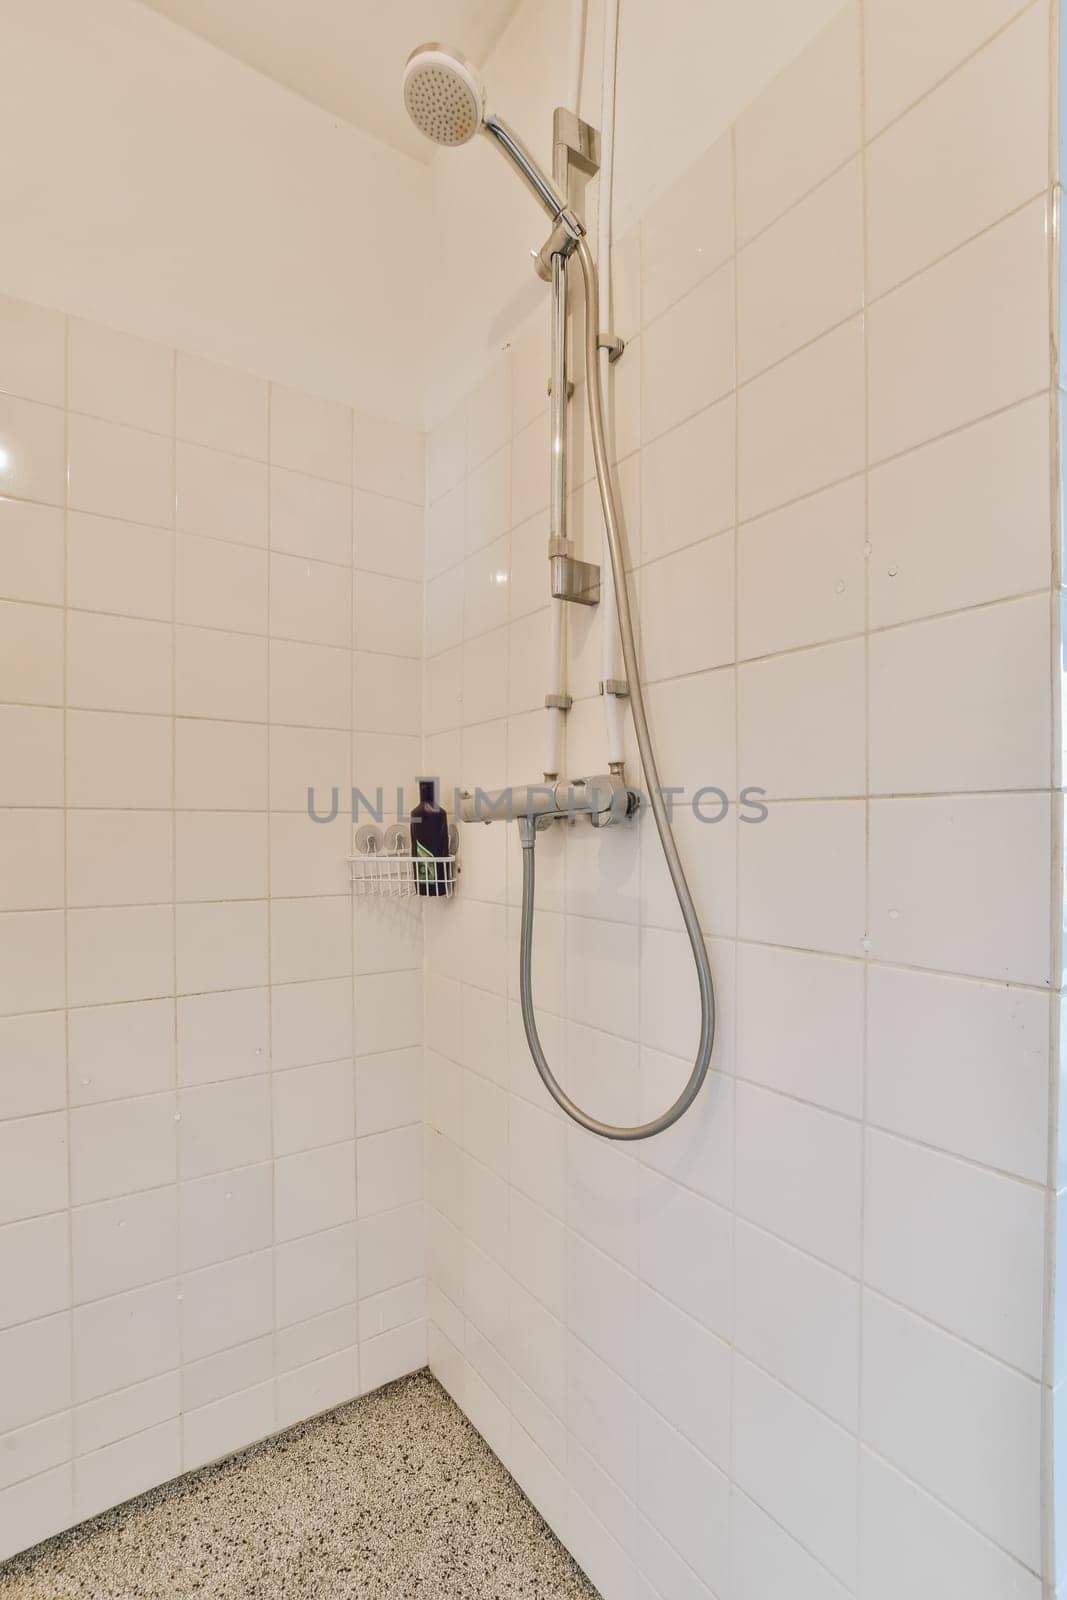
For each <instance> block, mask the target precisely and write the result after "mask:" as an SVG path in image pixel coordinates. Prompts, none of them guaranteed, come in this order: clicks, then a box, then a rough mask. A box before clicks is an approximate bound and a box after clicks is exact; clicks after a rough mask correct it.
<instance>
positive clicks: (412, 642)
mask: <svg viewBox="0 0 1067 1600" xmlns="http://www.w3.org/2000/svg"><path fill="white" fill-rule="evenodd" d="M421 621H422V586H421V584H415V583H411V582H408V581H406V580H402V579H400V578H391V577H384V576H381V575H378V574H373V573H368V572H360V573H357V574H356V584H355V617H354V627H355V638H356V639H357V640H358V642H359V644H360V645H361V646H362V647H363V648H365V649H367V650H377V651H381V652H383V653H384V654H386V655H394V656H419V655H421V654H422V643H421V637H420V628H421Z"/></svg>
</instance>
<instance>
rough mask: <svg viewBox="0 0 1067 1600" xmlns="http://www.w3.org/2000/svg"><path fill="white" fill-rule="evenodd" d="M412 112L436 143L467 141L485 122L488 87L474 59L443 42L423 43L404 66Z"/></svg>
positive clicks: (411, 115) (410, 115)
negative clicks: (473, 61)
mask: <svg viewBox="0 0 1067 1600" xmlns="http://www.w3.org/2000/svg"><path fill="white" fill-rule="evenodd" d="M403 88H404V104H405V106H406V107H407V112H408V116H409V117H410V118H411V120H412V122H413V123H414V124H415V126H416V128H418V130H419V132H420V133H424V134H425V135H426V137H427V139H432V140H433V142H434V144H466V143H467V141H468V140H469V139H473V138H474V135H475V134H476V133H477V132H478V130H479V128H480V127H481V126H482V121H483V119H484V117H485V89H484V87H483V86H482V80H481V78H480V77H479V76H478V73H477V72H476V71H475V69H474V67H472V66H471V64H470V62H469V61H467V60H465V59H464V57H463V56H461V55H460V54H459V52H458V51H457V50H449V49H446V47H445V46H444V45H441V44H420V45H419V47H418V49H417V50H413V51H412V52H411V54H410V55H409V56H408V59H407V65H406V66H405V68H404V79H403Z"/></svg>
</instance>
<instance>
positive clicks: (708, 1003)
mask: <svg viewBox="0 0 1067 1600" xmlns="http://www.w3.org/2000/svg"><path fill="white" fill-rule="evenodd" d="M614 51H615V46H614V42H613V43H612V57H611V59H612V64H613V65H614ZM605 71H607V68H605ZM607 81H608V80H607V79H605V82H607ZM610 81H611V84H612V85H613V84H614V78H612V79H611V80H610ZM574 98H575V101H577V99H578V95H577V91H575V93H574ZM485 103H486V102H485V90H484V88H483V87H482V81H481V78H480V77H479V75H478V73H477V72H476V71H475V69H474V67H472V66H471V64H470V62H469V61H465V60H464V59H463V57H462V56H461V55H458V54H457V53H456V52H455V51H453V50H446V49H445V48H444V47H443V46H442V45H438V44H427V45H422V46H420V48H419V49H418V50H415V51H413V52H412V54H411V55H410V56H409V57H408V63H407V66H406V67H405V69H404V104H405V105H406V106H407V109H408V113H409V115H410V117H411V119H412V121H413V122H414V123H415V126H416V127H417V128H419V129H420V130H421V131H422V132H423V133H424V134H425V135H426V137H427V138H428V139H433V140H434V141H435V143H437V144H442V145H460V144H466V143H467V142H468V141H469V140H470V139H473V137H474V135H475V134H476V133H479V132H480V133H484V134H486V135H487V137H488V138H490V139H492V140H494V142H495V143H496V144H497V145H498V146H499V148H500V149H501V150H502V151H503V152H504V154H505V155H506V156H507V157H508V159H509V160H510V161H511V163H512V164H513V166H514V167H515V168H516V170H517V171H518V172H519V174H520V175H521V177H522V178H523V180H524V181H525V182H526V183H527V184H528V185H529V187H530V189H531V190H532V191H533V193H534V194H535V195H536V196H537V198H538V200H539V201H540V202H541V204H542V205H543V206H544V208H545V210H546V211H547V212H548V214H549V216H550V217H551V219H552V233H551V236H550V237H549V239H548V241H547V243H546V244H545V245H544V246H543V247H542V249H541V250H540V251H539V252H536V253H535V263H536V265H537V270H538V272H539V274H540V276H542V277H543V278H545V279H546V280H547V281H548V282H550V283H551V285H552V377H551V383H550V387H549V392H550V396H551V407H550V433H551V438H550V469H549V470H550V489H549V546H548V554H549V560H550V565H551V577H552V583H551V591H552V595H553V597H554V598H555V599H557V600H558V601H561V602H562V601H573V602H578V603H580V604H582V605H597V604H598V603H600V601H601V583H600V576H601V574H600V568H599V567H597V566H594V565H593V564H592V563H590V562H582V561H579V560H578V558H577V555H576V552H575V549H574V544H573V541H572V540H571V539H570V538H569V537H568V533H567V495H568V491H569V483H568V476H567V439H568V433H567V404H568V399H569V390H570V385H569V380H568V375H567V267H568V261H576V262H577V264H578V266H579V268H580V269H581V277H582V283H583V287H584V290H585V305H586V316H585V374H586V392H587V397H588V404H587V414H588V421H589V433H590V440H591V443H592V447H593V465H594V468H595V472H596V481H597V486H598V488H599V490H600V501H601V508H602V510H603V517H604V537H605V542H606V546H607V551H608V557H609V560H610V563H611V579H612V582H611V593H612V594H613V595H614V598H615V610H616V615H617V618H618V642H619V645H620V646H621V650H622V664H623V667H624V669H625V674H626V676H625V679H618V678H617V677H616V676H615V674H613V673H608V672H606V673H605V674H604V681H603V684H602V689H603V691H604V692H605V694H609V693H610V694H611V695H612V696H613V697H615V698H618V697H622V696H625V697H626V699H627V701H628V703H629V706H630V712H631V715H632V717H633V726H634V734H635V737H636V740H637V748H638V751H639V753H640V757H641V770H642V772H643V774H644V778H645V790H646V793H647V795H648V803H649V808H650V809H651V812H652V816H653V819H654V821H655V824H656V831H657V833H658V834H659V840H660V846H661V848H662V850H663V856H664V860H665V862H666V866H667V871H668V873H669V874H670V878H671V883H672V884H673V886H674V893H675V897H676V898H677V901H678V909H679V911H680V912H681V916H682V922H683V924H684V926H685V931H686V934H687V935H688V938H689V945H690V949H691V950H692V954H693V965H694V966H695V968H696V977H697V987H698V989H699V991H700V1037H699V1040H698V1043H697V1049H696V1056H695V1058H694V1061H693V1065H692V1069H691V1071H690V1073H689V1077H688V1079H687V1080H686V1082H685V1084H684V1086H683V1087H682V1090H681V1093H680V1094H679V1095H678V1096H677V1097H676V1099H675V1100H674V1102H673V1103H672V1104H671V1105H669V1106H668V1107H667V1109H666V1110H665V1111H663V1112H661V1113H660V1115H659V1116H656V1117H652V1118H650V1119H649V1121H647V1122H642V1123H638V1124H636V1125H635V1126H633V1127H617V1126H615V1125H614V1124H613V1123H610V1122H603V1121H602V1120H601V1119H600V1118H599V1117H594V1116H591V1115H590V1114H589V1112H587V1111H584V1110H583V1109H582V1107H581V1106H579V1105H578V1104H576V1102H575V1101H574V1100H572V1099H571V1097H570V1095H569V1094H568V1093H567V1091H566V1090H565V1089H564V1088H563V1086H562V1084H561V1083H560V1082H559V1080H558V1079H557V1078H556V1076H555V1074H554V1073H553V1071H552V1068H551V1066H550V1065H549V1063H548V1060H547V1058H546V1056H545V1052H544V1049H543V1047H542V1044H541V1040H540V1037H539V1034H538V1031H537V1018H536V1016H535V1014H534V998H533V937H534V906H535V899H536V895H535V872H536V865H535V863H536V843H537V835H538V833H539V832H540V831H541V829H543V828H547V827H551V826H552V825H553V824H554V823H556V822H563V821H573V820H574V817H575V815H576V814H581V813H583V812H584V813H585V814H586V815H587V816H588V817H589V819H590V821H591V822H592V824H593V826H594V827H596V828H603V827H605V826H607V825H609V824H611V823H614V822H625V821H626V820H627V819H629V818H632V817H634V816H636V814H637V811H638V809H639V805H640V797H639V796H638V794H637V792H636V791H635V790H633V789H631V788H630V787H629V785H628V784H627V782H626V778H625V775H624V773H625V761H624V754H623V745H622V737H621V732H618V734H617V738H616V737H613V735H612V733H610V732H609V738H608V755H609V761H608V766H609V772H608V775H607V776H604V777H596V778H584V779H580V780H577V781H575V782H573V783H566V782H560V781H559V775H560V771H561V769H562V761H561V756H562V732H561V729H562V717H563V715H564V713H565V712H566V711H567V710H568V708H569V707H570V705H571V700H570V696H569V695H568V694H567V693H566V685H565V679H564V656H565V650H564V639H565V635H564V632H563V623H562V605H558V606H555V607H553V610H552V612H551V617H552V626H553V632H552V636H551V644H550V650H549V656H550V672H551V673H552V676H551V677H550V680H549V692H548V693H547V694H546V695H545V708H546V711H547V713H548V715H549V717H550V718H551V719H552V720H551V724H550V742H549V752H548V759H547V760H546V763H545V782H544V784H543V785H538V786H536V787H535V786H530V787H529V788H525V789H521V790H514V789H504V790H499V791H497V793H496V794H495V795H485V794H483V793H482V792H481V791H478V792H476V793H475V794H473V795H471V794H469V793H467V794H465V795H464V796H463V797H462V801H461V815H462V817H463V820H464V821H465V822H475V821H479V822H493V821H498V820H499V821H515V822H517V823H518V831H519V842H520V844H521V847H522V921H521V927H520V935H519V996H520V1002H521V1009H522V1021H523V1027H524V1029H525V1032H526V1042H527V1044H528V1045H529V1048H530V1055H531V1057H532V1058H533V1063H534V1066H535V1067H536V1068H537V1071H538V1073H539V1075H540V1078H541V1081H542V1082H543V1084H544V1086H545V1088H546V1089H547V1090H548V1092H549V1094H550V1095H551V1096H552V1098H553V1100H555V1102H556V1104H557V1105H558V1106H560V1107H561V1109H562V1110H563V1111H565V1112H566V1113H567V1115H568V1116H569V1117H571V1118H572V1119H573V1121H575V1122H576V1123H578V1125H579V1126H580V1127H582V1128H586V1129H587V1130H588V1131H589V1132H590V1133H596V1134H599V1135H600V1136H601V1137H602V1138H605V1139H619V1140H634V1139H650V1138H652V1137H653V1136H654V1135H655V1134H658V1133H663V1132H664V1131H665V1129H667V1128H669V1127H671V1126H672V1125H673V1124H674V1123H675V1122H677V1121H678V1119H679V1117H681V1116H683V1115H684V1114H685V1112H686V1111H687V1110H688V1109H689V1107H690V1106H691V1105H692V1103H693V1101H694V1100H695V1099H696V1097H697V1094H698V1093H699V1091H700V1086H701V1084H702V1083H703V1082H704V1079H705V1077H706V1076H707V1072H708V1067H709V1065H710V1063H711V1052H712V1047H713V1045H714V1042H715V989H714V985H713V983H712V976H711V966H710V964H709V961H708V952H707V949H706V947H705V944H704V935H703V932H702V930H701V927H700V920H699V918H698V916H697V911H696V906H695V905H694V903H693V896H692V893H691V892H690V888H689V884H688V882H687V881H686V876H685V868H684V866H683V865H682V860H681V857H680V855H679V853H678V845H677V843H676V841H675V838H674V831H673V829H672V827H671V819H670V812H669V811H668V809H667V804H666V801H665V799H664V791H663V789H662V787H661V785H660V779H659V772H658V770H657V766H656V755H655V750H654V749H653V745H652V735H651V731H650V729H649V725H648V714H647V712H646V709H645V697H644V691H643V688H642V684H641V673H640V667H639V664H638V660H637V644H636V641H635V638H634V624H633V615H632V612H631V609H630V594H629V588H628V585H627V579H626V559H625V551H624V549H623V542H622V530H621V525H620V518H619V508H618V504H617V501H616V495H615V484H614V480H613V477H612V471H611V462H610V455H609V451H608V445H607V438H606V432H607V428H606V423H605V406H604V392H603V391H604V383H603V379H602V376H601V352H602V351H603V352H606V355H605V361H609V360H611V359H613V358H614V359H617V358H618V356H619V355H620V354H621V353H622V344H621V341H619V340H617V339H614V338H612V337H611V336H610V334H609V333H608V331H607V329H606V328H604V327H601V326H600V321H601V319H604V318H605V316H606V313H605V308H604V305H602V304H601V299H602V297H601V292H600V284H599V279H598V274H597V265H596V261H595V260H594V258H593V253H592V251H591V250H590V248H589V241H588V240H587V238H586V236H585V229H584V227H583V226H582V223H581V221H580V219H579V218H578V216H577V215H576V214H575V213H574V211H573V210H572V209H571V206H570V204H569V200H568V196H569V193H570V182H569V175H570V172H571V170H572V168H577V169H579V170H583V171H585V172H586V173H593V172H596V171H597V170H598V169H599V165H600V138H599V136H598V134H597V130H596V129H595V128H592V127H590V126H589V125H588V124H587V123H584V122H582V121H581V119H580V118H579V117H578V116H577V114H576V113H575V111H572V110H568V109H567V108H566V107H560V108H558V109H557V110H556V114H555V120H554V125H553V168H552V170H553V174H554V179H555V181H553V180H552V179H550V178H548V177H546V176H545V174H544V173H543V172H542V171H541V168H540V167H539V166H538V165H537V162H536V161H535V160H534V158H533V157H532V156H531V155H530V153H529V151H528V150H527V149H526V148H525V146H524V145H523V144H522V143H521V141H520V140H519V139H518V137H517V136H516V135H515V134H514V133H512V132H511V130H510V128H508V127H507V125H506V124H505V123H503V122H501V120H500V118H499V117H496V116H494V115H492V114H491V113H487V112H486V109H485ZM609 170H610V169H609ZM602 177H603V174H602ZM601 199H602V201H603V199H604V196H603V195H602V196H601ZM604 215H607V213H606V212H604V211H602V216H604ZM608 237H610V235H608ZM601 248H602V250H604V251H605V253H606V243H605V241H604V240H602V244H601ZM610 626H611V630H612V635H614V633H615V622H614V620H612V622H611V625H610ZM606 703H607V702H606V701H605V704H606ZM613 746H614V747H615V751H614V752H613Z"/></svg>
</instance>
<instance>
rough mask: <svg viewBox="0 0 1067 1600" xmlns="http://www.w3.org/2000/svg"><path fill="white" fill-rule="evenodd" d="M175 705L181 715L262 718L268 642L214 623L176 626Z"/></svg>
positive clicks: (263, 716) (263, 717) (253, 720)
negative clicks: (220, 628)
mask: <svg viewBox="0 0 1067 1600" xmlns="http://www.w3.org/2000/svg"><path fill="white" fill-rule="evenodd" d="M174 651H175V657H174V674H175V676H174V710H175V713H176V714H177V715H178V716H179V717H182V716H186V717H225V718H228V719H231V720H234V721H239V722H265V721H266V720H267V659H268V658H267V642H266V640H265V639H257V638H255V637H253V636H251V635H247V634H239V633H224V632H222V631H221V630H217V629H214V628H187V627H180V628H177V629H175V634H174Z"/></svg>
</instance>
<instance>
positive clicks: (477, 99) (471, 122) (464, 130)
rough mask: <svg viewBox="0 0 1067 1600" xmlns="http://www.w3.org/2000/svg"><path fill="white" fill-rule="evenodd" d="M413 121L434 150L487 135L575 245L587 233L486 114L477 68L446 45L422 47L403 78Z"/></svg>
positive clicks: (514, 138)
mask: <svg viewBox="0 0 1067 1600" xmlns="http://www.w3.org/2000/svg"><path fill="white" fill-rule="evenodd" d="M403 91H404V104H405V106H406V107H407V113H408V116H409V117H410V118H411V120H412V122H413V123H414V124H415V126H416V128H418V130H419V132H420V133H424V134H425V135H426V137H427V139H432V140H433V142H434V144H445V145H457V144H467V143H468V141H469V140H471V139H473V138H474V135H475V134H476V133H484V134H487V135H488V137H489V138H491V139H492V140H494V142H495V143H496V144H497V146H498V147H499V148H500V149H501V150H503V152H504V154H505V155H506V156H507V157H508V159H509V161H510V162H511V163H512V165H513V166H514V167H515V168H516V170H517V171H518V173H519V175H520V176H521V177H522V178H523V179H524V180H525V182H526V183H527V184H528V185H529V187H530V188H531V189H532V190H533V192H534V194H535V195H536V196H537V198H538V200H539V201H540V202H541V204H542V205H543V206H544V208H545V210H546V211H547V212H548V214H549V216H550V217H551V218H552V221H553V222H554V223H557V224H562V226H563V229H564V231H565V233H566V234H567V235H568V236H569V237H570V238H571V239H577V238H580V237H581V235H582V234H583V233H584V231H585V230H584V229H583V227H582V225H581V223H580V222H579V220H578V218H577V217H576V216H575V215H574V214H573V212H571V211H570V210H569V209H568V206H567V202H566V200H565V199H564V198H563V196H562V195H561V194H560V192H559V190H558V189H557V188H556V186H555V184H554V183H553V182H552V180H551V178H548V177H546V176H545V174H544V173H543V172H542V171H541V168H540V167H539V166H538V164H537V162H536V161H535V160H534V158H533V156H532V155H531V154H530V152H529V151H528V150H527V148H526V146H525V145H524V144H523V142H522V140H521V139H520V138H519V136H518V134H516V133H513V132H512V131H511V129H510V128H509V127H508V125H507V123H506V122H502V121H501V119H500V118H499V117H497V116H494V115H492V114H490V113H487V112H486V109H485V89H484V87H483V84H482V80H481V77H480V75H479V73H478V71H477V69H476V68H475V67H473V66H472V65H471V63H470V62H469V61H468V60H466V58H465V57H464V56H461V55H460V53H459V51H458V50H450V49H449V48H448V47H447V46H446V45H443V44H420V45H419V47H418V49H417V50H413V51H412V52H411V54H410V55H409V56H408V59H407V65H406V66H405V68H404V77H403Z"/></svg>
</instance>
